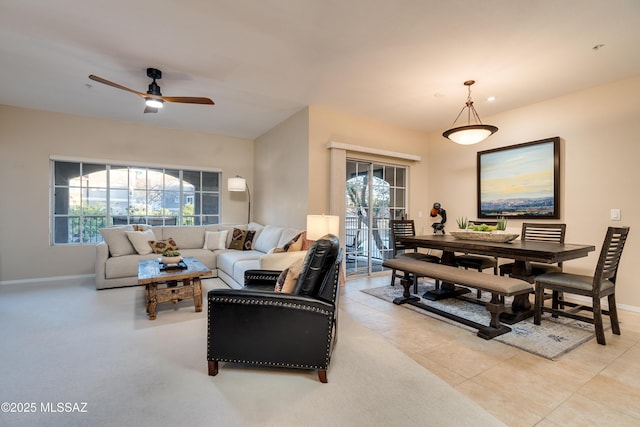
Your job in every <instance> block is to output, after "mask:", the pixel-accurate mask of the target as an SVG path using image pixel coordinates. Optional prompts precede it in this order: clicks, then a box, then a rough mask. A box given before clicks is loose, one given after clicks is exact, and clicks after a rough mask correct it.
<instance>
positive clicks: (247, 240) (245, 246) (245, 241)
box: [229, 228, 256, 251]
mask: <svg viewBox="0 0 640 427" xmlns="http://www.w3.org/2000/svg"><path fill="white" fill-rule="evenodd" d="M255 234H256V232H255V230H240V229H239V228H234V229H233V235H232V237H231V243H230V244H229V249H236V250H239V251H248V250H251V242H252V241H253V236H255Z"/></svg>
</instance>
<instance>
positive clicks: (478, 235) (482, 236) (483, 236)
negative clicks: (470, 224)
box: [451, 231, 519, 243]
mask: <svg viewBox="0 0 640 427" xmlns="http://www.w3.org/2000/svg"><path fill="white" fill-rule="evenodd" d="M451 235H452V236H453V237H455V238H456V239H461V240H482V241H484V242H498V243H506V242H510V241H512V240H515V239H517V238H518V236H519V234H508V233H495V232H494V233H488V232H486V231H452V232H451Z"/></svg>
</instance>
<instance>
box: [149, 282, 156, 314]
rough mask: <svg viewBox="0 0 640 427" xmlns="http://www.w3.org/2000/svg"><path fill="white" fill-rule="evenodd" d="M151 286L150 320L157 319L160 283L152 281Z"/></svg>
mask: <svg viewBox="0 0 640 427" xmlns="http://www.w3.org/2000/svg"><path fill="white" fill-rule="evenodd" d="M148 286H149V320H155V318H156V308H157V306H158V285H157V284H156V283H152V284H150V285H148Z"/></svg>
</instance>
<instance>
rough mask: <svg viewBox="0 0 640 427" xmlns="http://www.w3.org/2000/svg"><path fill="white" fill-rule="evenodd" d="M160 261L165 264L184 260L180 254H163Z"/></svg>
mask: <svg viewBox="0 0 640 427" xmlns="http://www.w3.org/2000/svg"><path fill="white" fill-rule="evenodd" d="M160 261H161V262H162V263H163V264H165V265H168V264H177V263H179V262H180V261H182V257H181V256H180V255H178V256H164V255H163V256H162V258H160Z"/></svg>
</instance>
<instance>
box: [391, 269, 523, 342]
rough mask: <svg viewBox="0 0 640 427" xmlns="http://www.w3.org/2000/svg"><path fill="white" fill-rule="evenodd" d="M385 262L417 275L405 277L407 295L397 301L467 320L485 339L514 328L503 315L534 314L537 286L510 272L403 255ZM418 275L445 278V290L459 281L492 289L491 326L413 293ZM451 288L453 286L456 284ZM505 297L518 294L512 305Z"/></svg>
mask: <svg viewBox="0 0 640 427" xmlns="http://www.w3.org/2000/svg"><path fill="white" fill-rule="evenodd" d="M382 265H383V266H384V267H387V268H392V269H396V270H400V271H404V272H406V273H408V274H409V275H410V277H411V276H413V278H410V279H409V280H402V281H401V283H402V286H403V287H404V292H403V296H402V297H401V298H396V299H395V300H394V301H393V302H394V303H395V304H411V305H413V306H416V307H420V308H422V309H424V310H427V311H430V312H432V313H436V314H438V315H440V316H443V317H446V318H448V319H452V320H455V321H457V322H460V323H463V324H465V325H467V326H471V327H473V328H475V329H478V336H479V337H482V338H484V339H491V338H494V337H497V336H499V335H502V334H505V333H507V332H510V331H511V328H509V327H508V326H505V325H503V324H501V323H500V320H501V315H502V316H503V318H504V317H506V316H505V315H510V316H511V320H512V321H511V322H510V323H515V322H514V321H513V320H515V321H520V320H522V319H524V318H526V317H530V316H531V314H532V311H531V303H530V302H529V294H530V293H531V291H532V290H533V288H532V285H531V283H529V282H526V281H524V280H520V279H516V278H513V277H507V276H497V275H493V274H486V273H482V272H479V271H474V270H463V269H460V268H457V267H454V266H450V265H443V264H434V263H430V262H424V261H419V260H414V259H409V258H402V257H400V258H394V259H390V260H386V261H384V262H383V263H382ZM418 277H430V278H432V279H437V280H440V281H442V282H443V285H442V286H443V287H445V291H446V285H449V286H453V285H455V284H458V285H462V286H466V287H470V288H474V289H478V290H481V291H485V292H490V293H491V300H490V301H489V302H487V303H484V302H482V304H484V305H485V307H486V309H487V311H488V312H489V313H490V314H491V320H490V322H489V326H486V325H482V324H479V323H476V322H473V321H471V320H469V319H466V318H463V317H460V316H457V315H454V314H451V313H447V312H444V311H442V310H439V309H437V308H435V307H431V306H428V305H426V304H423V303H422V302H420V298H419V297H417V296H412V295H411V293H410V288H411V284H412V283H416V282H417V280H418ZM449 289H450V290H452V288H449ZM466 292H469V290H468V289H463V290H462V291H459V290H458V291H453V292H452V294H454V295H452V296H456V297H461V294H463V293H466ZM505 297H514V300H513V302H512V304H511V307H507V306H506V305H505V303H504V298H505ZM429 299H436V298H429ZM463 299H465V300H467V301H471V302H476V303H478V302H480V300H477V299H473V300H472V299H469V298H463Z"/></svg>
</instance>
